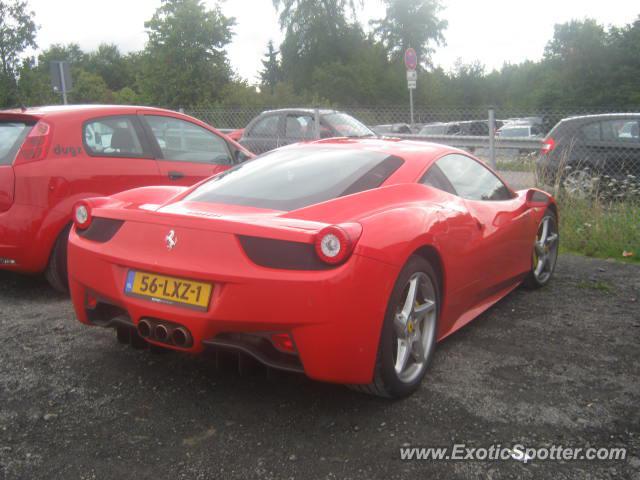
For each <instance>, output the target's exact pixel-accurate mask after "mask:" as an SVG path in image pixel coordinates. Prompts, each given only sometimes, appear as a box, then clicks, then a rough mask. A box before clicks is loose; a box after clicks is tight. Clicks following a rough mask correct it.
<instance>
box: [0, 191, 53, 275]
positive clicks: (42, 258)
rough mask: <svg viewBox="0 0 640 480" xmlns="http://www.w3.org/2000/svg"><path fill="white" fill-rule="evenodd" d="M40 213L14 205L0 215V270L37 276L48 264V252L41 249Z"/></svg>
mask: <svg viewBox="0 0 640 480" xmlns="http://www.w3.org/2000/svg"><path fill="white" fill-rule="evenodd" d="M44 213H45V211H44V209H43V208H41V207H34V206H30V205H20V204H16V203H14V204H13V205H12V206H11V208H10V209H9V210H7V211H6V212H2V213H0V269H2V270H12V271H17V272H25V273H38V272H41V271H43V270H44V269H45V267H46V265H47V261H48V260H49V251H50V242H44V243H47V245H48V246H49V248H47V247H46V246H44V247H43V245H42V244H43V241H44V240H45V239H43V238H42V232H41V226H42V219H43V217H44Z"/></svg>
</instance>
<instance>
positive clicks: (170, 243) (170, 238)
mask: <svg viewBox="0 0 640 480" xmlns="http://www.w3.org/2000/svg"><path fill="white" fill-rule="evenodd" d="M164 239H165V241H166V242H167V250H173V248H174V247H175V246H176V245H177V244H178V237H177V236H176V232H175V231H174V230H171V231H170V232H169V235H167V236H166V237H164Z"/></svg>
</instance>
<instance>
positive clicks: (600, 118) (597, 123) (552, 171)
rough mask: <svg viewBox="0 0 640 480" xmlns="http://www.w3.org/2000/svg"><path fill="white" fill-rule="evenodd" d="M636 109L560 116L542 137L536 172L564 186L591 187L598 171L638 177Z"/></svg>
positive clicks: (639, 141) (639, 126)
mask: <svg viewBox="0 0 640 480" xmlns="http://www.w3.org/2000/svg"><path fill="white" fill-rule="evenodd" d="M639 130H640V113H617V114H603V115H587V116H580V117H572V118H566V119H564V120H561V121H560V122H559V123H558V124H557V125H556V126H555V127H553V129H552V130H551V131H550V132H549V134H548V135H547V136H546V138H545V139H544V143H543V146H542V151H541V154H540V157H539V158H538V162H537V170H538V176H539V177H540V178H541V179H542V180H544V181H545V182H547V183H549V184H552V183H554V182H555V180H556V179H560V180H561V182H562V184H563V185H564V186H565V187H566V188H567V189H568V190H574V191H580V190H582V191H584V190H585V189H589V188H592V186H593V185H594V184H595V183H596V182H597V180H596V179H597V178H598V177H600V176H601V175H607V176H609V177H611V178H613V179H627V178H631V179H634V178H635V179H637V178H638V177H640V134H639Z"/></svg>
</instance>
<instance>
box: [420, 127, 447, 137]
mask: <svg viewBox="0 0 640 480" xmlns="http://www.w3.org/2000/svg"><path fill="white" fill-rule="evenodd" d="M446 132H447V125H427V126H426V127H422V130H420V135H444V134H445V133H446Z"/></svg>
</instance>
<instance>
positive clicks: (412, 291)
mask: <svg viewBox="0 0 640 480" xmlns="http://www.w3.org/2000/svg"><path fill="white" fill-rule="evenodd" d="M417 294H418V277H417V276H416V277H413V278H412V279H411V280H409V291H408V292H407V298H406V299H405V301H404V305H403V306H402V310H401V313H402V316H403V317H404V321H405V322H406V321H407V320H408V319H409V316H410V315H411V312H412V311H413V306H414V304H415V303H416V295H417Z"/></svg>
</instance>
